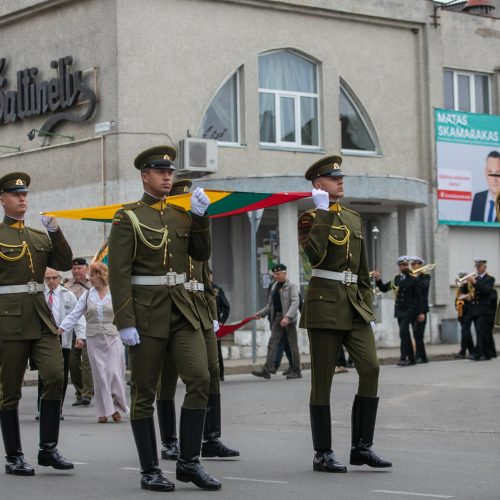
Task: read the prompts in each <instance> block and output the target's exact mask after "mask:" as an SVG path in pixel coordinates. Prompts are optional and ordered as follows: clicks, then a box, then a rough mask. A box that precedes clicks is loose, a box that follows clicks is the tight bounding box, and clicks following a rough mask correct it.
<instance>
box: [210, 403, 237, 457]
mask: <svg viewBox="0 0 500 500" xmlns="http://www.w3.org/2000/svg"><path fill="white" fill-rule="evenodd" d="M220 436H221V409H220V394H210V396H208V406H207V415H206V417H205V428H204V431H203V440H204V441H203V444H202V445H201V456H202V457H205V458H209V457H220V458H228V457H239V456H240V452H239V451H238V450H232V449H231V448H228V447H227V446H226V445H225V444H224V443H223V442H222V441H221V440H220Z"/></svg>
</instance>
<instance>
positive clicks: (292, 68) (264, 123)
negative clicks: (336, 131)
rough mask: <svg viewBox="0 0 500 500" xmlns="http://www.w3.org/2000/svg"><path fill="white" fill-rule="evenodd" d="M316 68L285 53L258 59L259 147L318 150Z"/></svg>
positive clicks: (309, 62) (302, 58)
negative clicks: (260, 145)
mask: <svg viewBox="0 0 500 500" xmlns="http://www.w3.org/2000/svg"><path fill="white" fill-rule="evenodd" d="M318 110H319V105H318V68H317V64H315V63H314V62H311V61H310V60H308V59H306V58H305V57H303V56H300V55H298V54H296V53H295V52H292V51H289V50H280V51H274V52H268V53H266V54H262V55H260V56H259V124H260V142H261V144H262V145H268V146H279V147H287V148H288V147H292V148H316V149H317V148H318V147H319V116H318V115H319V111H318Z"/></svg>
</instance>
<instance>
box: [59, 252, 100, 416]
mask: <svg viewBox="0 0 500 500" xmlns="http://www.w3.org/2000/svg"><path fill="white" fill-rule="evenodd" d="M88 270H89V268H88V265H87V260H86V259H85V258H83V257H76V258H75V259H73V267H72V269H71V274H72V278H71V279H69V280H68V281H67V283H65V284H64V286H65V287H66V288H67V289H68V290H71V291H72V292H73V293H74V294H75V295H76V298H77V299H79V298H80V297H81V296H82V295H83V294H84V293H85V292H87V291H88V290H90V287H91V286H92V285H91V284H90V281H89V279H88V278H87V273H88ZM69 373H70V375H71V382H72V383H73V387H74V388H75V397H76V399H75V401H74V403H73V406H82V405H83V406H88V405H89V404H90V401H91V400H92V395H93V392H94V388H93V387H92V372H91V370H90V363H89V356H88V354H87V346H86V345H84V346H83V347H82V348H81V349H78V348H77V347H76V337H75V336H73V343H72V347H71V353H70V356H69Z"/></svg>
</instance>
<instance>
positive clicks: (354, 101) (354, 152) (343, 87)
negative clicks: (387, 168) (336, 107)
mask: <svg viewBox="0 0 500 500" xmlns="http://www.w3.org/2000/svg"><path fill="white" fill-rule="evenodd" d="M340 92H344V94H345V96H346V98H347V100H348V101H349V102H350V103H351V106H352V107H353V108H354V109H355V110H356V112H357V113H358V116H359V118H360V119H361V123H362V124H363V126H364V127H365V129H366V132H367V133H368V135H369V136H370V139H371V141H372V143H373V145H374V146H375V149H371V150H364V149H347V148H342V143H341V144H340V145H341V150H340V151H341V153H342V154H346V155H351V156H382V149H381V147H380V141H379V140H378V137H377V133H376V131H375V127H374V125H373V123H372V122H371V120H370V118H369V117H368V113H367V112H366V111H365V109H364V107H363V105H362V104H361V102H360V101H359V100H358V98H357V97H356V95H355V94H354V92H353V91H352V90H351V88H350V87H349V85H347V83H345V82H344V81H343V80H341V82H340ZM339 99H340V95H339ZM341 133H342V131H341Z"/></svg>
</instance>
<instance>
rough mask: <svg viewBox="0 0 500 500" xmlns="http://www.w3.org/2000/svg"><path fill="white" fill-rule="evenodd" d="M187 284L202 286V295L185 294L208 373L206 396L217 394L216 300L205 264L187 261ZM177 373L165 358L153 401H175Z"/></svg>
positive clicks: (173, 365)
mask: <svg viewBox="0 0 500 500" xmlns="http://www.w3.org/2000/svg"><path fill="white" fill-rule="evenodd" d="M188 269H189V276H188V280H189V281H191V280H192V282H193V283H202V284H203V286H204V290H203V291H191V292H189V293H190V295H191V297H192V300H193V303H194V306H195V308H196V312H197V314H198V317H199V318H200V322H201V329H202V332H203V337H204V339H205V344H206V349H207V359H208V371H209V373H210V388H209V394H219V393H220V383H219V375H220V374H219V358H218V351H217V337H216V335H215V332H214V327H213V325H214V320H215V319H217V304H216V296H215V293H214V291H213V289H212V286H211V282H210V274H209V266H208V262H198V261H196V260H193V259H191V258H189V264H188ZM177 378H178V372H177V368H176V366H175V363H174V362H173V360H172V358H171V357H170V355H168V354H167V356H166V357H165V360H164V362H163V367H162V370H161V376H160V381H159V383H158V391H157V399H160V400H171V399H174V397H175V391H176V388H177Z"/></svg>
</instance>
